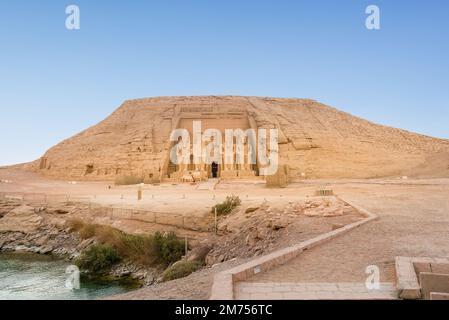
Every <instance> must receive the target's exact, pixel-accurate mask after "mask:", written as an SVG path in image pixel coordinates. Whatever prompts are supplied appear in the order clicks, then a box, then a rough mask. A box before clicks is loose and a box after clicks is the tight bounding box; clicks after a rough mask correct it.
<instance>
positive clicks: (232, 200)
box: [212, 196, 242, 216]
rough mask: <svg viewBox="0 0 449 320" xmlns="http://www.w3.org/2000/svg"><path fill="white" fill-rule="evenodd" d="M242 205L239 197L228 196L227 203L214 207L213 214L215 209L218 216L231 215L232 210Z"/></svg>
mask: <svg viewBox="0 0 449 320" xmlns="http://www.w3.org/2000/svg"><path fill="white" fill-rule="evenodd" d="M241 203H242V201H241V200H240V198H239V197H238V196H228V197H226V200H225V201H223V202H222V203H217V204H216V205H215V206H213V207H212V213H215V209H217V215H218V216H222V215H226V214H230V213H231V212H232V210H234V209H235V208H237V207H238V206H239V205H240V204H241Z"/></svg>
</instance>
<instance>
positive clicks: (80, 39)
mask: <svg viewBox="0 0 449 320" xmlns="http://www.w3.org/2000/svg"><path fill="white" fill-rule="evenodd" d="M69 4H77V5H79V7H80V10H81V30H78V31H68V30H66V28H65V19H66V14H65V7H66V6H67V5H69ZM369 4H376V5H378V6H379V7H380V10H381V30H379V31H369V30H367V29H366V28H365V18H366V15H365V12H364V11H365V8H366V6H367V5H369ZM0 43H1V47H0V114H1V126H0V137H1V138H0V148H1V153H0V164H10V163H17V162H24V161H30V160H34V159H36V158H38V157H39V156H41V155H42V154H43V153H44V151H45V150H46V149H47V148H49V147H51V146H52V145H54V144H56V143H58V142H59V141H61V140H62V139H65V138H68V137H70V136H72V135H73V134H75V133H77V132H79V131H81V130H83V129H85V128H86V127H88V126H91V125H93V124H95V123H97V122H98V121H100V120H102V119H104V118H105V117H106V116H108V115H109V114H110V113H111V112H112V111H113V110H115V108H117V107H118V106H119V105H120V104H121V102H122V101H123V100H125V99H132V98H141V97H151V96H166V95H256V96H275V97H299V98H313V99H316V100H319V101H321V102H323V103H326V104H329V105H331V106H334V107H336V108H339V109H341V110H344V111H347V112H349V113H352V114H354V115H357V116H360V117H362V118H366V119H368V120H371V121H374V122H377V123H381V124H385V125H391V126H394V127H400V128H404V129H407V130H410V131H415V132H419V133H423V134H427V135H432V136H437V137H441V138H449V1H447V0H439V1H438V0H430V1H429V0H428V1H412V0H408V1H400V0H394V1H392V0H389V1H378V0H370V1H364V0H360V1H357V0H341V1H335V0H328V1H323V0H317V1H312V0H310V1H300V0H297V1H293V0H292V1H282V0H280V1H279V0H276V1H274V0H273V1H264V0H247V1H241V0H240V1H234V0H226V1H224V0H223V1H212V0H208V1H193V0H192V1H189V0H179V1H174V0H168V1H167V0H166V1H162V0H161V1H119V0H115V1H112V0H110V1H99V0H96V1H92V0H91V1H84V0H83V1H81V0H73V1H70V2H69V1H56V0H53V1H31V0H29V1H22V0H14V1H12V0H10V1H5V0H1V1H0Z"/></svg>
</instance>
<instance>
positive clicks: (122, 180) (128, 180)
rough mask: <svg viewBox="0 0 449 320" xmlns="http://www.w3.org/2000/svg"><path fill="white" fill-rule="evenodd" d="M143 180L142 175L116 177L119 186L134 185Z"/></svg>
mask: <svg viewBox="0 0 449 320" xmlns="http://www.w3.org/2000/svg"><path fill="white" fill-rule="evenodd" d="M142 182H143V178H142V177H136V176H119V177H117V178H115V184H116V185H117V186H120V185H124V186H126V185H133V184H140V183H142Z"/></svg>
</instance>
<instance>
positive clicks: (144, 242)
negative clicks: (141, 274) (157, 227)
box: [69, 219, 185, 265]
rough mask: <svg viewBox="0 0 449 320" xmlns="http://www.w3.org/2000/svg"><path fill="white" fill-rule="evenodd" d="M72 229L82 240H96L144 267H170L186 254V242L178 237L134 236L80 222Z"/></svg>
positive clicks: (156, 234)
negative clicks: (161, 265)
mask: <svg viewBox="0 0 449 320" xmlns="http://www.w3.org/2000/svg"><path fill="white" fill-rule="evenodd" d="M69 225H70V227H71V229H72V230H74V231H77V232H78V233H79V234H80V237H81V238H82V239H88V238H92V237H95V239H96V241H97V242H98V243H100V244H103V245H109V246H111V247H112V248H114V250H116V252H117V253H118V255H119V256H120V257H122V258H123V259H129V260H132V261H135V262H139V263H141V264H144V265H156V264H164V265H169V264H171V263H173V262H176V261H178V260H180V259H181V257H182V256H183V254H184V250H185V249H184V246H185V243H184V241H183V240H179V239H178V238H177V237H176V235H175V234H174V233H168V234H166V235H162V234H161V233H159V232H156V233H155V234H154V235H134V234H128V233H125V232H123V231H120V230H118V229H116V228H113V227H111V226H105V225H98V224H91V223H85V222H83V221H82V220H79V219H73V220H71V221H70V222H69Z"/></svg>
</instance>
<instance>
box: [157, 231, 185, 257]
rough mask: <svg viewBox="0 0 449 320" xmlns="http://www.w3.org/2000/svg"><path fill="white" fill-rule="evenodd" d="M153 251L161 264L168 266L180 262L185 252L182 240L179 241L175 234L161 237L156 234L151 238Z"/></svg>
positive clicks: (171, 233)
mask: <svg viewBox="0 0 449 320" xmlns="http://www.w3.org/2000/svg"><path fill="white" fill-rule="evenodd" d="M153 240H154V242H155V249H156V250H157V254H158V256H159V258H160V260H161V262H162V263H164V264H166V265H169V264H171V263H173V262H176V261H178V260H180V259H181V258H182V256H183V254H184V251H185V242H184V240H179V239H178V237H177V236H176V234H175V233H173V232H170V233H168V234H166V235H162V234H161V233H160V232H156V233H155V234H154V236H153Z"/></svg>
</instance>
